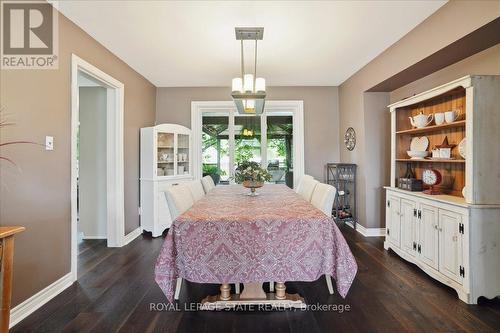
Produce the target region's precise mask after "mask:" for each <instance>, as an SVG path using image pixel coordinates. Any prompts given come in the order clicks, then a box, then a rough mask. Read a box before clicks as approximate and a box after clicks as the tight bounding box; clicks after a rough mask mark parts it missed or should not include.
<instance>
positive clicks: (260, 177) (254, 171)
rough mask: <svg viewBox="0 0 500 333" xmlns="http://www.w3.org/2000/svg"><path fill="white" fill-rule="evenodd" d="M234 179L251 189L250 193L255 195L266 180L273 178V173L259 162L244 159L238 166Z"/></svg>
mask: <svg viewBox="0 0 500 333" xmlns="http://www.w3.org/2000/svg"><path fill="white" fill-rule="evenodd" d="M234 179H235V181H236V183H238V184H242V185H243V186H244V187H246V188H249V189H250V193H249V195H251V196H255V195H258V193H257V192H256V189H257V188H259V187H262V186H263V185H264V182H266V181H270V180H271V174H269V172H267V170H266V169H263V168H261V167H260V164H259V163H257V162H252V161H243V162H241V163H240V164H239V165H238V167H237V168H236V173H235V175H234Z"/></svg>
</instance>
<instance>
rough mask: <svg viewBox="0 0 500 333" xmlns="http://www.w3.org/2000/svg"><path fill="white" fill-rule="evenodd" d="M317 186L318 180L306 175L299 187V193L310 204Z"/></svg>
mask: <svg viewBox="0 0 500 333" xmlns="http://www.w3.org/2000/svg"><path fill="white" fill-rule="evenodd" d="M316 184H319V182H318V181H317V180H316V179H314V178H313V177H311V176H309V175H304V176H303V177H302V178H301V179H300V182H299V185H298V186H297V193H298V194H300V195H301V196H302V197H303V198H304V199H305V200H307V201H309V202H310V201H311V197H312V194H313V191H314V188H315V187H316Z"/></svg>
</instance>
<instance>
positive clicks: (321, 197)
mask: <svg viewBox="0 0 500 333" xmlns="http://www.w3.org/2000/svg"><path fill="white" fill-rule="evenodd" d="M336 194H337V189H336V188H335V187H333V186H332V185H328V184H321V183H319V184H317V185H316V187H315V188H314V192H313V195H312V197H311V203H312V204H313V206H314V207H316V208H318V209H319V210H321V211H322V212H323V213H325V215H327V216H332V207H333V201H334V200H335V195H336Z"/></svg>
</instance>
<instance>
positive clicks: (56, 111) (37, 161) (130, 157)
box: [0, 15, 156, 306]
mask: <svg viewBox="0 0 500 333" xmlns="http://www.w3.org/2000/svg"><path fill="white" fill-rule="evenodd" d="M71 53H75V54H77V55H78V56H80V57H81V58H83V59H84V60H86V61H88V62H90V63H91V64H93V65H95V66H97V67H98V68H100V69H101V70H103V71H104V72H106V73H107V74H109V75H111V76H113V77H114V78H116V79H117V80H119V81H121V82H123V83H124V84H125V117H124V118H125V122H124V140H125V142H124V147H125V224H126V226H125V230H126V232H130V231H132V230H133V229H135V228H137V227H138V226H139V216H138V209H137V207H138V206H139V184H138V177H139V128H140V127H144V126H150V125H152V124H153V123H154V118H155V92H156V88H155V87H154V86H153V85H152V84H151V83H149V82H148V81H147V80H146V79H144V78H143V77H142V76H140V75H139V74H138V73H137V72H135V71H134V70H132V69H131V68H130V67H129V66H128V65H126V64H125V63H124V62H123V61H121V60H120V59H118V58H117V57H116V56H114V55H113V54H112V53H111V52H109V51H108V50H107V49H105V48H104V47H103V46H102V45H100V44H98V43H97V42H96V41H95V40H94V39H93V38H91V37H90V36H89V35H88V34H86V33H85V32H84V31H82V30H81V29H80V28H78V27H77V26H76V25H74V24H73V23H72V22H70V21H69V20H68V19H66V18H65V17H64V16H62V15H59V69H58V70H2V71H0V76H1V77H0V104H1V106H3V107H4V109H5V113H6V114H8V115H9V119H10V120H11V121H12V122H14V123H15V126H10V127H8V128H6V129H3V130H2V132H1V133H0V139H1V141H2V142H4V141H9V140H31V141H35V142H39V143H43V142H44V141H45V136H46V135H51V136H54V147H55V149H54V151H45V150H44V148H43V147H41V146H36V145H16V146H10V147H8V148H4V149H2V151H1V154H2V155H5V156H8V157H10V158H12V159H13V160H14V161H15V162H16V164H17V167H13V166H11V165H9V164H8V163H5V162H3V161H2V162H0V163H1V164H0V167H1V168H0V182H1V186H0V197H1V200H0V223H1V225H22V226H25V227H26V232H24V233H22V234H21V235H19V236H18V237H17V238H16V244H15V254H14V292H13V306H15V305H17V304H19V303H20V302H21V301H23V300H25V299H27V298H28V297H30V296H32V295H33V294H35V293H36V292H38V291H40V290H41V289H43V288H45V287H47V286H48V285H49V284H51V283H52V282H54V281H55V280H57V279H58V278H60V277H62V276H63V275H65V274H66V273H68V272H69V271H70V226H71V220H70V171H71V170H70V117H71V116H70V77H71V71H70V66H71V63H70V59H71Z"/></svg>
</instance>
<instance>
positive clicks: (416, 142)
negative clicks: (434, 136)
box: [410, 136, 429, 151]
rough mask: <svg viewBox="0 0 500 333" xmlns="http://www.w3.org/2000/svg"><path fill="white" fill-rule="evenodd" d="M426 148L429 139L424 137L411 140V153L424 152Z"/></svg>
mask: <svg viewBox="0 0 500 333" xmlns="http://www.w3.org/2000/svg"><path fill="white" fill-rule="evenodd" d="M427 147H429V139H428V138H427V137H426V136H422V137H414V138H412V139H411V143H410V150H411V151H426V150H427Z"/></svg>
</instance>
